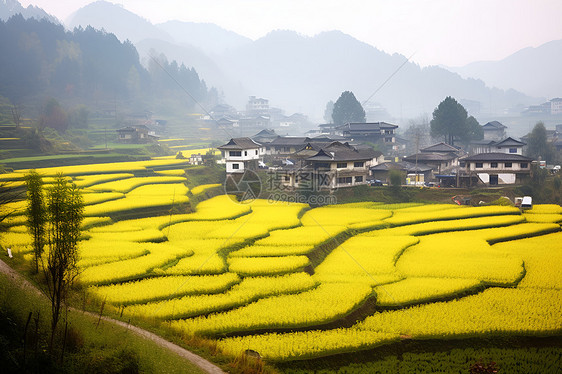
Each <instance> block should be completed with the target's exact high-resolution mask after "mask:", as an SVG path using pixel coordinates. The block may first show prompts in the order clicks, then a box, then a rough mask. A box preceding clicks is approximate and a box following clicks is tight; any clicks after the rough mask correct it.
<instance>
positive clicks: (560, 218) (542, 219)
mask: <svg viewBox="0 0 562 374" xmlns="http://www.w3.org/2000/svg"><path fill="white" fill-rule="evenodd" d="M523 217H525V220H526V221H527V222H536V223H562V214H560V213H533V214H528V213H524V214H523Z"/></svg>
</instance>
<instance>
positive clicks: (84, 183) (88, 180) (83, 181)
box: [74, 173, 135, 188]
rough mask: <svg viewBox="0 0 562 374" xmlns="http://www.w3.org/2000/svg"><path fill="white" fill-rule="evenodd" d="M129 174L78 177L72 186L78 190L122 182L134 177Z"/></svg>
mask: <svg viewBox="0 0 562 374" xmlns="http://www.w3.org/2000/svg"><path fill="white" fill-rule="evenodd" d="M134 176H135V175H134V174H131V173H114V174H94V175H79V176H77V177H75V178H74V184H76V186H77V187H79V188H86V187H91V186H93V185H95V184H100V183H106V182H111V181H116V180H123V179H127V178H132V177H134Z"/></svg>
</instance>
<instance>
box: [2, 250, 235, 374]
mask: <svg viewBox="0 0 562 374" xmlns="http://www.w3.org/2000/svg"><path fill="white" fill-rule="evenodd" d="M0 272H1V273H3V274H6V275H7V276H8V277H9V278H10V279H12V282H14V283H15V284H18V285H19V286H20V287H22V288H25V289H28V290H31V291H33V292H35V293H37V294H39V295H42V296H45V295H44V294H43V293H42V292H41V291H40V290H39V289H37V287H35V286H34V285H33V284H31V283H30V282H29V281H28V280H27V279H25V278H24V277H23V276H21V275H20V274H19V273H18V272H16V271H15V270H14V269H12V268H11V267H9V266H8V265H7V264H6V263H5V262H4V261H3V260H0ZM72 309H74V308H72ZM74 310H75V311H77V312H81V313H85V314H88V315H90V316H92V317H94V318H99V315H97V314H94V313H90V312H83V311H81V310H77V309H74ZM102 319H103V320H104V321H107V322H110V323H113V324H115V325H119V326H121V327H124V328H126V329H128V330H130V331H131V332H133V333H135V334H137V335H138V336H141V337H143V338H145V339H149V340H152V341H153V342H154V343H156V344H158V345H159V346H161V347H163V348H166V349H168V350H170V351H172V352H174V353H175V354H177V355H178V356H180V357H183V358H185V359H186V360H188V361H190V362H191V363H193V364H194V365H196V366H197V367H199V368H200V369H201V370H203V371H205V372H207V373H211V374H225V372H224V371H222V369H221V368H219V367H218V366H216V365H214V364H212V363H211V362H209V361H207V360H205V359H204V358H203V357H200V356H198V355H196V354H195V353H193V352H190V351H188V350H187V349H185V348H182V347H180V346H179V345H176V344H174V343H172V342H169V341H167V340H166V339H163V338H162V337H160V336H158V335H156V334H154V333H151V332H150V331H147V330H144V329H141V328H140V327H136V326H132V325H130V324H128V323H125V322H122V321H118V320H115V319H113V318H109V317H103V316H102Z"/></svg>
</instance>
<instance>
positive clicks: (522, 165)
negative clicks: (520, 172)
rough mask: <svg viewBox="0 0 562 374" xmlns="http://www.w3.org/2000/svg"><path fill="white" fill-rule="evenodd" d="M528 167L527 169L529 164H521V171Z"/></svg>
mask: <svg viewBox="0 0 562 374" xmlns="http://www.w3.org/2000/svg"><path fill="white" fill-rule="evenodd" d="M528 167H529V164H527V163H526V162H522V163H521V169H527V168H528Z"/></svg>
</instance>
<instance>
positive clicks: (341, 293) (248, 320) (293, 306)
mask: <svg viewBox="0 0 562 374" xmlns="http://www.w3.org/2000/svg"><path fill="white" fill-rule="evenodd" d="M371 293H372V289H371V287H370V286H369V285H365V284H351V283H347V284H345V283H344V284H342V283H330V284H321V285H319V286H318V287H317V288H315V289H313V290H310V291H307V292H302V293H299V294H296V295H283V296H277V297H269V298H266V299H261V300H258V301H256V302H255V303H252V304H249V305H247V306H245V307H242V308H238V309H234V310H231V311H228V312H223V313H216V314H211V315H208V316H202V317H197V318H194V319H188V320H179V321H173V322H172V323H171V327H172V328H173V329H175V330H177V331H178V332H180V333H183V334H186V335H192V334H203V335H215V334H224V333H232V332H242V331H252V330H256V329H274V328H285V329H290V328H295V327H303V326H314V325H320V324H324V323H329V322H332V321H335V320H337V319H339V318H341V317H343V316H345V315H347V314H348V313H350V312H351V311H352V310H354V309H355V308H356V307H358V306H359V305H360V304H361V303H362V302H364V301H365V299H367V298H368V297H369V296H370V295H371Z"/></svg>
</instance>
